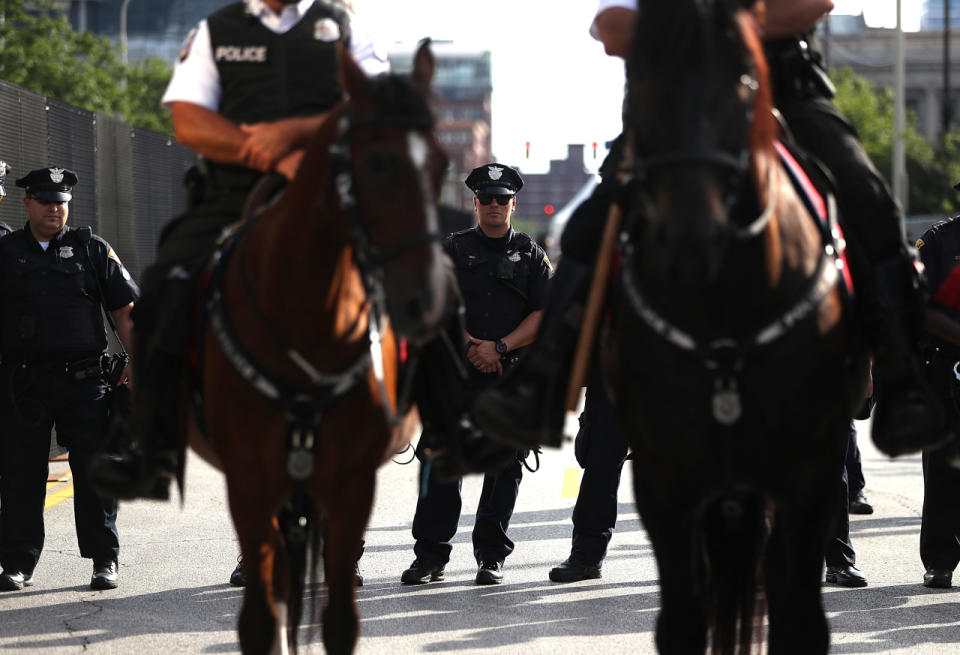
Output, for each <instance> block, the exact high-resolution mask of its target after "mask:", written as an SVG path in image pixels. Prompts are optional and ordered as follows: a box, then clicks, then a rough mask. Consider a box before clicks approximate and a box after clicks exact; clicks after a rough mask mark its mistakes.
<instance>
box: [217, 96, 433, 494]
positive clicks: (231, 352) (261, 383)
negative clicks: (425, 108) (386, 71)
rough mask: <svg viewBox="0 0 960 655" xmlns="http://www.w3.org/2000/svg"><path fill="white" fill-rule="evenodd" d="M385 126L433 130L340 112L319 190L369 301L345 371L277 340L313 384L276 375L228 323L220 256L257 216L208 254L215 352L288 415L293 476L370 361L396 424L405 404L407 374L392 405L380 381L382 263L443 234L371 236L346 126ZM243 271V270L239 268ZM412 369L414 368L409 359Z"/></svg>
mask: <svg viewBox="0 0 960 655" xmlns="http://www.w3.org/2000/svg"><path fill="white" fill-rule="evenodd" d="M374 125H384V126H392V127H408V128H410V129H431V128H432V127H433V121H432V120H429V119H426V118H423V119H411V118H408V117H389V116H384V117H379V116H375V117H363V118H360V119H353V120H350V119H349V118H348V117H347V114H346V112H344V115H343V117H342V118H341V121H340V124H339V134H338V139H337V141H335V142H334V144H333V145H331V146H330V148H329V153H330V160H331V165H330V168H329V170H330V175H329V176H328V179H327V184H326V185H325V187H326V190H325V193H329V192H330V190H331V185H332V187H333V189H334V190H335V192H336V194H337V200H338V203H339V206H340V208H341V209H342V210H343V212H344V213H345V214H346V216H347V219H348V224H349V231H350V238H351V240H352V244H353V258H354V263H355V264H356V266H357V268H358V270H359V271H360V275H361V279H362V281H363V286H364V291H365V292H366V294H367V298H368V301H369V307H368V316H367V318H368V320H367V326H368V327H367V330H368V341H369V344H370V347H369V350H368V351H366V352H364V353H363V354H361V355H360V356H358V357H357V358H356V359H354V361H353V362H351V363H350V365H348V366H347V367H346V368H345V369H344V370H343V371H341V372H339V373H335V374H323V373H320V372H319V371H317V370H316V369H315V368H314V367H313V366H312V365H311V364H310V363H309V361H308V360H307V359H306V358H305V357H304V356H303V355H302V354H301V353H299V352H298V351H297V350H296V348H294V347H293V346H291V345H289V344H286V343H282V342H281V344H280V346H281V348H282V349H283V350H285V352H286V354H287V357H288V358H289V359H290V360H291V361H292V362H293V363H294V364H295V365H296V366H297V367H298V368H299V369H300V370H301V371H303V372H304V373H305V374H306V375H307V377H308V378H309V379H310V380H311V382H312V384H313V388H312V389H310V390H309V391H302V390H299V389H296V388H294V387H292V386H291V385H289V384H287V383H286V382H283V381H281V380H279V379H278V378H277V377H276V376H274V375H272V374H271V373H270V372H268V371H265V370H264V369H263V367H262V366H260V365H259V364H258V363H257V362H256V360H255V359H254V358H253V356H252V354H251V353H250V352H249V351H248V350H247V348H246V347H244V346H243V344H242V343H241V342H240V340H239V338H238V336H237V334H236V331H235V330H234V329H233V327H232V325H231V322H230V317H229V315H228V314H227V311H226V307H225V303H224V299H223V292H222V287H221V284H219V282H221V281H222V279H223V276H224V273H225V271H226V262H227V260H228V259H229V256H230V254H231V253H232V252H233V251H234V250H235V248H236V245H237V244H238V242H240V240H241V237H242V236H243V234H244V233H245V232H246V231H247V230H248V229H249V228H250V226H252V225H253V224H254V223H255V222H256V220H257V219H258V218H259V217H260V215H262V213H263V211H261V212H260V213H259V214H258V215H256V216H253V217H251V218H250V219H249V220H248V221H247V222H246V223H244V224H243V225H242V226H240V227H238V228H236V229H233V230H230V231H229V232H227V233H225V235H224V236H223V237H221V248H220V249H218V251H217V253H216V254H215V255H214V258H213V260H212V261H211V273H210V277H211V281H210V285H209V286H210V288H211V289H212V291H211V292H210V294H209V295H208V298H207V301H206V303H205V306H206V309H207V315H208V317H209V319H208V320H209V322H210V329H211V331H212V332H213V334H214V337H215V338H216V341H217V344H218V345H219V346H220V349H221V352H222V353H223V355H224V357H225V358H226V359H227V361H229V362H230V364H231V365H232V367H233V369H234V371H235V372H236V373H237V374H238V375H239V376H240V377H241V378H242V379H243V380H245V381H246V382H247V383H248V384H249V385H250V386H251V387H253V388H254V389H255V390H257V391H258V392H259V393H260V394H261V395H262V396H264V397H265V398H267V399H268V400H271V401H272V402H274V403H275V404H276V405H278V406H279V407H280V408H281V410H282V411H283V413H284V416H285V417H286V419H287V437H286V442H287V472H288V473H289V474H290V477H291V478H292V479H293V480H294V481H295V482H297V483H300V482H303V481H304V480H306V479H307V478H309V477H310V475H311V474H312V473H313V470H314V460H315V455H316V448H317V441H318V440H317V431H318V430H319V426H320V422H321V420H322V418H323V414H324V413H325V412H326V411H327V410H328V409H329V408H330V407H332V406H333V405H334V404H335V403H336V402H337V401H338V400H339V399H340V398H342V397H343V396H345V395H346V394H347V393H349V392H350V391H352V390H353V389H354V388H355V387H356V386H358V385H359V384H360V383H361V382H362V381H363V379H364V378H365V377H366V375H367V372H368V371H369V370H370V369H371V368H372V369H373V372H374V375H375V377H376V380H377V385H378V389H379V391H380V396H381V402H382V405H383V409H384V413H385V415H386V417H387V422H388V424H389V425H390V426H391V427H393V426H395V425H397V423H398V422H399V421H400V419H401V417H402V416H404V415H405V414H406V412H407V410H408V409H409V406H410V400H409V398H410V393H411V387H412V379H411V378H412V375H408V376H407V378H408V379H407V380H405V384H404V385H403V388H402V389H400V390H399V392H398V395H397V405H396V410H394V409H393V407H391V406H390V400H389V396H388V395H387V390H386V383H385V381H384V366H383V334H384V330H385V325H384V321H385V320H386V316H387V311H386V290H385V287H384V282H383V278H384V272H383V264H384V262H386V261H388V260H390V259H392V258H394V257H397V256H398V255H400V254H401V253H403V252H406V251H407V250H410V249H412V248H415V247H417V246H420V245H423V244H424V243H430V242H433V241H438V240H439V239H440V238H441V235H440V234H439V233H438V232H425V233H423V234H420V235H417V236H415V237H412V238H410V239H406V240H404V241H401V242H399V243H396V244H392V245H390V246H389V247H387V248H378V247H377V246H375V245H374V244H373V242H372V239H371V238H370V235H369V232H368V230H367V228H366V225H365V223H364V220H363V216H362V213H361V209H360V207H359V203H358V202H357V201H356V197H355V194H354V191H353V190H354V186H355V184H354V173H353V166H352V160H351V158H350V152H349V147H348V144H347V138H348V135H349V133H350V132H351V130H353V129H356V128H358V127H365V126H374ZM240 268H241V272H242V268H243V267H240ZM241 281H242V282H243V286H244V288H245V289H244V290H245V291H246V292H247V293H248V295H249V294H251V290H250V284H249V281H248V280H247V279H246V278H245V277H244V276H241ZM253 310H254V314H255V315H256V317H257V318H258V319H259V320H260V322H261V323H264V324H267V320H266V318H265V317H263V316H262V314H261V313H260V312H259V311H258V310H257V309H256V306H255V305H253ZM409 368H410V369H412V368H413V367H412V366H410V367H409Z"/></svg>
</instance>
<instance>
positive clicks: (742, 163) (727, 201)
mask: <svg viewBox="0 0 960 655" xmlns="http://www.w3.org/2000/svg"><path fill="white" fill-rule="evenodd" d="M740 85H741V86H742V87H743V88H745V89H747V97H746V99H745V104H746V106H747V111H746V125H748V126H749V125H751V124H752V123H753V118H754V112H753V104H754V99H755V97H756V94H757V91H758V90H759V88H760V87H759V84H758V82H757V80H756V78H755V77H753V76H751V75H748V74H746V73H744V74H743V75H741V76H740ZM689 165H703V166H708V167H712V168H718V169H720V170H726V171H727V179H726V184H725V185H724V207H725V208H726V209H727V210H728V211H729V210H730V208H731V207H733V205H734V203H735V202H736V201H737V197H738V193H739V187H738V184H739V182H740V180H741V179H742V178H743V176H744V175H746V174H747V172H748V171H749V170H750V149H749V148H748V147H744V148H742V149H741V150H740V151H739V153H737V154H734V153H732V152H729V151H727V150H721V149H718V148H703V149H699V148H697V149H683V148H680V149H676V150H667V151H664V152H661V153H657V154H651V155H640V154H639V153H638V154H636V155H635V157H634V161H633V166H632V167H631V170H630V171H629V172H630V173H631V174H632V176H633V177H634V179H636V180H637V182H639V185H640V189H641V192H642V194H643V197H644V204H646V205H647V206H648V207H649V206H652V203H651V202H650V200H649V189H648V186H647V183H648V181H649V179H650V175H651V174H652V173H655V172H658V171H662V170H665V169H669V168H676V167H679V166H689ZM768 218H769V217H768ZM751 225H752V224H751ZM760 231H761V230H757V229H755V228H751V229H750V230H748V231H747V234H746V235H743V234H742V232H743V230H737V231H735V232H734V235H735V236H754V235H755V234H759V232H760Z"/></svg>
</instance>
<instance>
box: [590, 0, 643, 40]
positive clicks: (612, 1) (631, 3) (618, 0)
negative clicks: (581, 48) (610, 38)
mask: <svg viewBox="0 0 960 655" xmlns="http://www.w3.org/2000/svg"><path fill="white" fill-rule="evenodd" d="M611 7H623V8H624V9H633V10H634V11H636V10H637V0H600V3H599V5H598V6H597V13H595V14H594V15H593V22H592V23H590V36H592V37H593V38H595V39H596V40H597V41H599V40H600V35H599V34H598V33H597V16H599V15H600V14H602V13H603V12H604V11H606V10H607V9H610V8H611Z"/></svg>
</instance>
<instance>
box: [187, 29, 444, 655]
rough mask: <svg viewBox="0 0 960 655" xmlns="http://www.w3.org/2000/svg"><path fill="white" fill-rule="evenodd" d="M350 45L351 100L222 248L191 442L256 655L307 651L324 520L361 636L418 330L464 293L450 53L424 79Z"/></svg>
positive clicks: (332, 604)
mask: <svg viewBox="0 0 960 655" xmlns="http://www.w3.org/2000/svg"><path fill="white" fill-rule="evenodd" d="M341 60H342V63H341V77H342V86H343V88H344V90H345V92H346V95H347V98H348V99H347V100H346V101H345V102H344V103H342V104H341V105H339V106H338V107H336V108H335V109H334V110H332V111H331V112H330V115H329V118H328V120H326V121H325V122H324V124H323V125H322V126H321V128H320V129H319V131H318V132H317V134H316V136H315V137H314V138H313V140H312V142H311V144H310V146H309V147H308V149H307V152H306V154H305V156H304V159H303V161H302V163H301V165H300V169H299V172H298V174H297V176H296V178H295V179H294V180H293V181H292V182H291V183H290V185H289V187H288V188H287V189H286V191H285V193H284V194H283V195H282V196H281V197H280V199H279V200H278V201H276V202H275V203H274V204H273V205H272V206H270V207H269V208H268V209H266V210H265V212H264V213H263V214H262V215H261V216H259V217H258V218H256V219H255V220H248V221H247V222H246V223H245V224H244V225H243V227H241V228H240V229H239V230H238V232H237V234H235V235H234V237H233V238H232V240H231V241H230V243H229V245H228V246H227V248H226V249H225V250H224V251H222V253H223V254H222V255H221V256H220V261H219V262H218V264H217V265H216V266H215V267H214V269H213V271H214V272H213V274H212V282H211V285H210V290H209V291H208V292H207V300H206V303H205V308H206V323H205V324H206V328H205V331H204V333H203V336H202V340H201V341H200V346H201V350H200V353H201V358H200V361H201V364H202V383H201V387H200V393H201V395H202V405H203V410H204V411H203V417H204V418H203V421H202V422H203V424H204V425H203V426H202V427H203V428H204V430H203V431H205V432H206V435H207V436H202V435H201V430H200V429H199V428H198V426H197V425H195V424H193V423H191V425H190V426H188V427H189V443H190V446H191V447H192V448H193V449H194V450H195V451H197V452H198V453H199V454H200V455H201V456H202V457H204V458H205V459H207V460H209V461H211V462H212V463H214V465H216V466H217V467H219V468H220V469H221V470H222V471H223V473H224V474H225V476H226V481H227V489H228V494H229V500H230V511H231V514H232V516H233V521H234V524H235V526H236V530H237V534H238V536H239V540H240V550H241V553H242V555H243V566H244V573H245V574H246V581H247V583H246V589H245V595H244V602H243V609H242V611H241V612H240V619H239V634H240V644H241V648H242V650H243V652H244V653H267V652H269V651H271V649H273V650H274V651H278V652H286V651H287V648H288V646H292V647H293V648H294V650H295V649H296V637H297V629H298V625H299V619H300V614H301V609H302V598H301V597H302V595H303V587H304V580H305V574H306V573H307V571H306V569H307V564H306V553H307V545H308V544H313V545H314V546H315V548H314V559H313V569H314V572H315V569H316V565H317V555H318V551H320V548H318V547H317V545H318V541H319V537H318V536H317V535H319V534H320V532H321V530H322V535H323V547H322V556H323V559H324V564H325V570H326V585H327V597H328V603H327V607H326V608H325V609H324V611H323V616H322V619H323V640H324V644H325V646H326V649H327V652H329V653H349V652H351V651H352V650H353V648H354V645H355V643H356V639H357V634H358V621H357V612H356V608H355V604H354V575H353V572H354V563H355V561H356V558H357V556H358V553H359V552H360V548H361V539H362V535H363V531H364V529H365V527H366V523H367V519H368V517H369V515H370V511H371V507H372V504H373V494H374V486H375V477H376V471H377V468H378V467H379V466H380V465H381V464H382V463H383V462H384V461H385V460H386V459H387V458H388V457H389V456H390V455H391V454H392V453H394V452H395V451H396V450H397V449H398V448H402V447H403V445H405V444H406V443H407V442H408V441H409V438H410V430H409V428H410V427H411V422H412V421H411V417H410V415H409V414H407V416H406V418H404V416H403V415H404V414H405V412H404V405H405V403H403V402H401V399H399V398H398V391H397V389H398V381H397V378H398V365H399V360H400V359H401V356H402V355H401V353H402V352H403V350H404V348H403V347H402V345H401V343H400V340H401V339H408V340H411V341H414V342H416V341H419V340H422V339H425V338H427V337H429V336H430V335H431V334H432V333H433V331H434V330H436V328H437V327H438V325H439V324H440V322H441V320H442V319H443V314H444V312H445V309H446V304H447V286H446V278H445V273H444V265H443V260H442V252H441V250H440V247H439V243H438V239H439V235H438V234H437V231H438V227H437V218H436V210H435V201H436V197H437V194H438V192H439V185H440V183H441V180H442V175H443V171H444V169H445V167H446V163H447V160H446V156H445V155H444V154H443V152H442V149H441V148H440V146H439V144H438V142H437V141H436V139H435V137H434V135H433V133H432V125H433V123H432V118H431V116H430V111H429V108H428V105H427V102H426V100H425V97H426V93H427V90H428V87H429V83H430V80H431V78H432V75H433V59H432V55H430V52H429V49H428V48H427V47H426V45H424V46H423V47H421V49H420V50H418V52H417V55H416V58H415V70H414V74H413V80H412V83H411V82H410V81H407V80H406V79H402V78H400V77H398V76H393V75H391V76H381V77H378V78H374V79H367V78H366V77H365V76H364V74H363V73H362V71H361V70H360V69H359V68H358V67H357V66H356V64H354V63H353V61H352V60H350V59H349V57H341ZM387 315H389V322H388V321H387V320H386V319H387ZM188 413H189V412H185V414H188ZM413 421H415V419H413ZM288 629H289V633H288V632H287V630H288Z"/></svg>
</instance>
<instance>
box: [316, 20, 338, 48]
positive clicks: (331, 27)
mask: <svg viewBox="0 0 960 655" xmlns="http://www.w3.org/2000/svg"><path fill="white" fill-rule="evenodd" d="M313 38H314V39H316V40H317V41H326V42H328V43H329V42H330V41H336V40H337V39H339V38H340V25H339V24H338V23H337V21H335V20H333V19H332V18H321V19H320V20H318V21H317V22H316V23H315V24H314V26H313Z"/></svg>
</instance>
